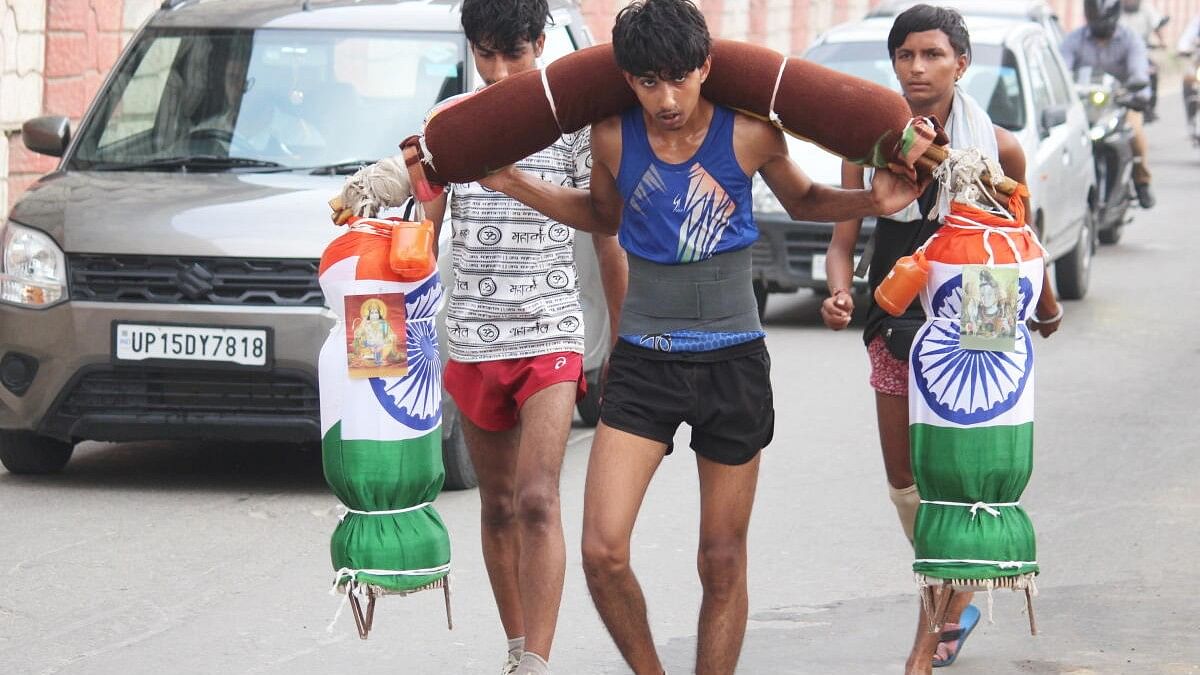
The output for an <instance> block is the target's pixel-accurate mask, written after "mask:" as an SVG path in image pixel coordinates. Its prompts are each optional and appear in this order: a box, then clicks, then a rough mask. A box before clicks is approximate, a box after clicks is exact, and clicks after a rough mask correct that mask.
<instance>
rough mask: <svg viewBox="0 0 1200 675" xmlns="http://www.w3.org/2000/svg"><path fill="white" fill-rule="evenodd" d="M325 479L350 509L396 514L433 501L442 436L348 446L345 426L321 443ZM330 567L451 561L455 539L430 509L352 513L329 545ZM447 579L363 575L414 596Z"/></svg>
mask: <svg viewBox="0 0 1200 675" xmlns="http://www.w3.org/2000/svg"><path fill="white" fill-rule="evenodd" d="M321 454H322V460H323V462H324V466H325V481H326V482H327V483H328V484H329V487H330V489H331V490H333V492H334V494H336V495H337V497H338V499H340V500H341V501H342V503H343V504H345V505H346V506H347V507H348V508H351V509H355V510H358V511H392V510H396V509H404V508H409V507H412V506H416V505H417V504H421V503H424V502H432V501H433V500H434V499H436V498H437V495H438V493H439V492H441V489H442V482H443V481H444V480H445V477H446V472H445V468H444V467H443V466H442V433H441V429H440V428H437V429H434V430H433V431H431V432H430V433H428V434H426V435H424V436H420V437H418V438H412V439H408V440H403V441H370V440H345V439H343V438H342V437H341V423H338V424H335V425H334V426H333V428H332V429H330V430H329V432H328V433H326V434H325V438H324V439H323V440H322V443H321ZM330 557H331V558H332V561H333V568H334V569H335V570H339V569H342V568H349V569H354V570H361V569H374V570H395V571H405V570H415V569H428V568H431V567H439V566H442V565H446V564H448V563H449V562H450V535H449V533H447V531H446V526H445V524H444V523H442V519H441V517H440V516H438V513H437V511H436V510H434V508H433V507H432V506H426V507H425V508H423V509H419V510H417V511H409V512H406V513H395V514H387V515H361V514H355V513H348V514H346V517H345V518H344V519H343V520H342V522H341V523H339V524H338V526H337V529H336V530H334V532H333V537H332V540H331V541H330ZM444 576H446V573H445V572H442V573H438V574H431V575H423V576H401V575H392V576H374V575H369V574H360V575H358V581H359V582H360V583H369V584H375V585H378V586H381V587H383V588H386V589H389V590H393V591H411V590H413V589H416V588H420V587H421V586H425V585H427V584H429V583H431V582H434V581H437V580H438V579H441V578H442V577H444Z"/></svg>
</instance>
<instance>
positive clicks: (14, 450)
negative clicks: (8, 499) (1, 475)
mask: <svg viewBox="0 0 1200 675" xmlns="http://www.w3.org/2000/svg"><path fill="white" fill-rule="evenodd" d="M73 452H75V445H74V444H73V443H64V442H63V441H59V440H56V439H53V438H47V437H46V436H39V435H37V434H35V433H33V432H31V431H0V464H4V468H6V469H8V471H9V473H20V474H47V473H58V472H59V471H62V468H63V467H64V466H66V465H67V462H68V461H70V459H71V453H73Z"/></svg>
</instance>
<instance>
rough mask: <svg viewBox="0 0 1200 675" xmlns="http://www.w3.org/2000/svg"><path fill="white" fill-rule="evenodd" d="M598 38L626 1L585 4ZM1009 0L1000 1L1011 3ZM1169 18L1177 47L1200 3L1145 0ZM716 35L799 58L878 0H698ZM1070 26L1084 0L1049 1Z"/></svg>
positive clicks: (607, 35) (1077, 20)
mask: <svg viewBox="0 0 1200 675" xmlns="http://www.w3.org/2000/svg"><path fill="white" fill-rule="evenodd" d="M581 1H582V3H583V8H584V14H585V16H587V18H588V24H589V27H590V28H591V30H592V33H593V35H595V36H596V38H597V39H599V40H602V41H607V40H609V39H610V38H611V33H612V20H613V16H615V15H616V13H617V12H618V11H619V10H620V9H621V8H622V7H624V6H625V5H627V4H629V2H628V0H581ZM1007 1H1009V0H996V2H1007ZM1143 1H1146V2H1153V4H1154V6H1155V7H1157V8H1158V9H1159V11H1161V12H1163V13H1164V14H1167V15H1169V16H1170V17H1171V23H1170V24H1168V26H1167V30H1166V33H1167V35H1168V39H1169V40H1170V44H1169V46H1170V47H1172V48H1173V47H1174V43H1175V39H1176V38H1177V36H1178V33H1179V31H1180V30H1182V29H1183V28H1184V26H1185V25H1187V21H1188V19H1189V18H1190V17H1192V16H1195V15H1196V14H1197V13H1200V0H1143ZM696 2H697V4H698V5H699V7H700V9H701V10H703V12H704V15H705V17H706V18H707V19H708V25H709V28H710V29H711V30H712V32H713V34H714V35H718V36H720V37H724V38H731V39H735V40H749V41H751V42H758V43H761V44H766V45H767V46H769V47H771V48H772V49H775V50H777V51H780V52H785V53H789V54H799V53H800V52H803V51H804V48H805V47H806V46H807V45H808V43H809V42H810V41H811V40H812V39H813V38H815V37H816V36H818V35H820V34H821V33H822V32H824V31H825V30H827V29H828V28H830V27H831V26H834V25H836V24H839V23H842V22H844V21H850V20H853V19H856V18H859V17H861V16H863V15H864V14H866V12H867V10H868V9H870V8H871V7H873V6H875V5H877V4H879V0H696ZM1049 2H1050V4H1051V6H1053V7H1054V8H1055V9H1056V11H1057V12H1058V15H1059V16H1060V17H1061V18H1062V21H1063V24H1064V25H1065V26H1066V27H1067V28H1074V27H1076V26H1078V25H1080V24H1081V23H1082V22H1083V0H1049Z"/></svg>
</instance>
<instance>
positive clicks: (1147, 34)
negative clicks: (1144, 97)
mask: <svg viewBox="0 0 1200 675" xmlns="http://www.w3.org/2000/svg"><path fill="white" fill-rule="evenodd" d="M1167 21H1168V18H1167V16H1166V15H1165V14H1163V13H1162V12H1160V11H1158V8H1156V7H1155V6H1154V5H1153V4H1151V3H1149V2H1145V1H1144V0H1121V25H1122V26H1125V27H1127V28H1129V29H1130V30H1132V31H1133V32H1134V33H1137V34H1138V35H1139V36H1141V38H1142V41H1143V42H1145V44H1146V49H1147V50H1153V49H1161V48H1162V47H1163V45H1165V44H1166V43H1167V41H1166V39H1165V38H1164V37H1163V27H1164V26H1166V25H1167ZM1149 63H1150V107H1148V108H1146V123H1147V124H1149V123H1150V122H1153V121H1154V120H1156V119H1158V114H1157V107H1158V67H1157V64H1155V63H1154V59H1153V58H1151V59H1150V62H1149Z"/></svg>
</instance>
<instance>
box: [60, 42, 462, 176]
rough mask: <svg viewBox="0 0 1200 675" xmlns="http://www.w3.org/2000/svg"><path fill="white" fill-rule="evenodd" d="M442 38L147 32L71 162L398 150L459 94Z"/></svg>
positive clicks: (148, 164)
mask: <svg viewBox="0 0 1200 675" xmlns="http://www.w3.org/2000/svg"><path fill="white" fill-rule="evenodd" d="M465 58H466V42H465V40H464V39H463V38H462V37H461V36H458V35H454V34H446V33H440V34H439V33H413V32H374V31H371V32H364V31H345V32H341V31H333V30H278V29H262V30H195V29H187V30H179V29H170V30H152V31H149V32H147V33H146V34H144V35H143V36H142V38H141V39H140V40H139V42H138V44H137V45H135V46H134V47H133V49H132V50H131V52H130V54H129V57H128V58H127V59H125V60H124V61H123V63H122V65H121V67H120V70H119V71H118V72H117V73H116V75H115V76H114V79H113V81H112V85H111V86H109V87H108V88H107V90H106V91H104V92H103V94H102V96H101V98H100V100H99V101H98V103H97V108H96V114H95V115H94V116H93V118H92V120H91V122H90V123H89V124H88V126H87V127H86V128H85V129H83V130H82V136H81V137H80V139H79V144H78V146H77V148H76V150H75V152H74V153H73V156H72V157H71V158H70V164H69V165H70V166H71V167H72V168H76V169H108V170H120V169H160V170H161V169H178V168H180V167H184V168H197V169H199V170H210V171H212V170H217V171H219V170H231V169H235V168H236V169H239V170H267V169H270V168H273V169H274V170H280V169H313V168H318V167H329V166H336V165H338V164H342V163H354V162H362V161H373V160H375V159H379V158H382V157H386V156H389V155H393V154H395V153H396V152H398V149H397V145H398V143H399V142H400V141H401V140H403V138H404V137H405V136H407V135H409V134H411V133H415V132H416V131H417V130H418V129H419V127H420V124H421V121H422V118H423V117H424V115H425V114H426V113H427V112H428V111H429V109H430V108H431V107H432V106H433V105H434V104H435V103H436V102H437V101H439V100H441V99H444V98H446V97H448V96H452V95H454V94H458V93H461V92H462V91H463V68H464V62H465Z"/></svg>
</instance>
